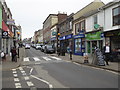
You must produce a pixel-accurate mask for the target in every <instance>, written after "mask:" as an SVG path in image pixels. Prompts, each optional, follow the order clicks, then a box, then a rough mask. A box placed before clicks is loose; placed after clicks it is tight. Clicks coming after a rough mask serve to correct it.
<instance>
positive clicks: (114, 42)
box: [104, 29, 120, 50]
mask: <svg viewBox="0 0 120 90" xmlns="http://www.w3.org/2000/svg"><path fill="white" fill-rule="evenodd" d="M104 35H105V42H108V43H110V47H111V49H112V50H113V49H120V29H118V30H112V31H108V32H104Z"/></svg>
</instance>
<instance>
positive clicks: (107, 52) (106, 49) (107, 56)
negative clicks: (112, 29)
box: [103, 43, 111, 65]
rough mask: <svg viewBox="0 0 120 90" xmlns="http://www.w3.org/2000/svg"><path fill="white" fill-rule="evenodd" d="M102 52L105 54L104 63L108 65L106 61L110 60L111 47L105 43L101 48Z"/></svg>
mask: <svg viewBox="0 0 120 90" xmlns="http://www.w3.org/2000/svg"><path fill="white" fill-rule="evenodd" d="M103 54H104V55H105V61H106V65H109V64H108V61H109V60H110V55H111V48H110V46H109V44H108V43H106V45H105V46H104V48H103Z"/></svg>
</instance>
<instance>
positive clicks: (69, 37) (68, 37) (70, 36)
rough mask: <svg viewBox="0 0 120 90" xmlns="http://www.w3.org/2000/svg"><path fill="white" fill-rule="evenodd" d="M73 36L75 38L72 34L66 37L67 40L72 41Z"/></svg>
mask: <svg viewBox="0 0 120 90" xmlns="http://www.w3.org/2000/svg"><path fill="white" fill-rule="evenodd" d="M72 36H73V35H72V34H70V35H66V36H65V39H71V38H72Z"/></svg>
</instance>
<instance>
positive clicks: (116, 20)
mask: <svg viewBox="0 0 120 90" xmlns="http://www.w3.org/2000/svg"><path fill="white" fill-rule="evenodd" d="M115 25H120V6H119V7H116V8H114V9H113V26H115Z"/></svg>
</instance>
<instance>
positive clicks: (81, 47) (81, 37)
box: [73, 33, 85, 56]
mask: <svg viewBox="0 0 120 90" xmlns="http://www.w3.org/2000/svg"><path fill="white" fill-rule="evenodd" d="M73 38H74V54H75V55H80V56H83V54H84V53H85V34H84V33H79V34H78V35H74V36H73Z"/></svg>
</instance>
